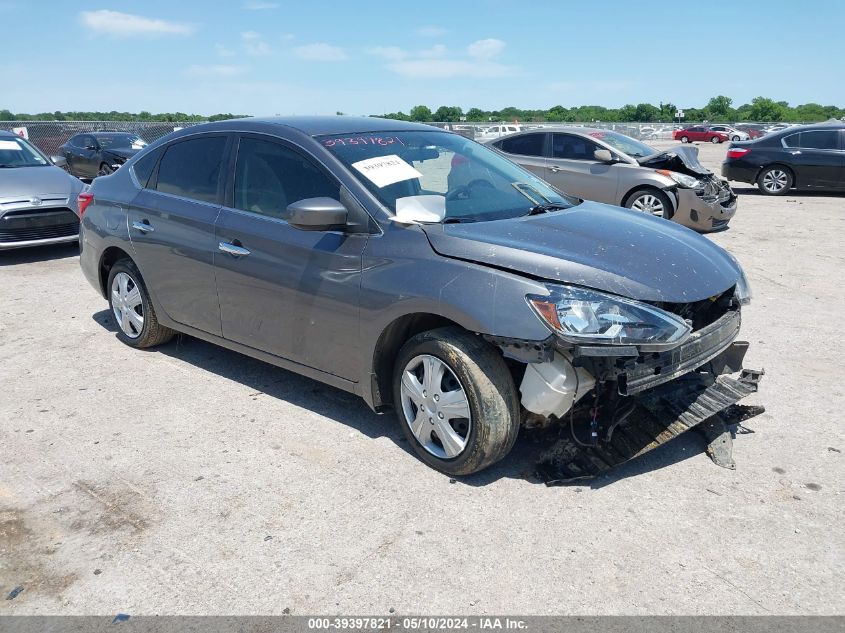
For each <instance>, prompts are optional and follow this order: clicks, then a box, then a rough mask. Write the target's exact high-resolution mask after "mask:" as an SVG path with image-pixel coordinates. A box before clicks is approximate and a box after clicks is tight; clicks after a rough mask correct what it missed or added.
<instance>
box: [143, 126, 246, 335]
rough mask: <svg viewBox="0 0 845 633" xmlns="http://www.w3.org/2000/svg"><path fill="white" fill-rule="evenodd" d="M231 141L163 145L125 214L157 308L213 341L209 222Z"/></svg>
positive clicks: (215, 138) (208, 138) (197, 139)
mask: <svg viewBox="0 0 845 633" xmlns="http://www.w3.org/2000/svg"><path fill="white" fill-rule="evenodd" d="M230 143H231V139H230V136H229V135H227V134H221V133H212V134H200V135H196V136H191V137H188V138H186V139H180V140H178V141H175V142H173V143H171V144H170V145H167V146H165V147H164V148H163V151H162V154H161V158H160V160H159V161H158V164H157V166H156V168H155V170H154V172H153V174H152V175H151V176H150V179H149V183H148V185H147V187H146V188H144V189H142V190H141V192H140V193H139V194H138V195H137V196H136V197H135V200H134V201H133V202H132V206H131V208H130V210H129V236H130V238H131V240H132V245H133V246H134V250H135V261H136V263H137V264H138V268H139V269H140V271H141V274H142V275H143V276H144V280H145V281H146V283H147V287H148V288H149V290H150V292H151V293H152V294H153V295H154V296H155V298H156V299H157V300H158V303H159V304H160V305H161V307H162V309H163V310H164V311H165V313H166V314H167V316H169V317H170V318H171V319H173V320H174V321H176V322H178V323H182V324H184V325H187V326H190V327H193V328H197V329H199V330H202V331H204V332H208V333H210V334H216V335H218V336H219V335H220V334H221V328H220V305H219V303H218V302H217V286H216V284H215V281H214V265H213V257H214V254H215V253H216V252H217V244H216V242H215V241H214V222H215V221H216V219H217V215H218V214H219V212H220V208H221V201H222V195H223V189H224V187H223V185H224V183H223V178H222V176H223V175H224V169H223V165H224V160H225V157H226V153H227V151H228V145H229V144H230Z"/></svg>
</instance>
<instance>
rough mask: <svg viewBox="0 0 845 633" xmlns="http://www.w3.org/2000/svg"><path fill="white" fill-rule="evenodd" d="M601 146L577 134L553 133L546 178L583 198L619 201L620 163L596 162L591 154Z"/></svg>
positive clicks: (567, 191)
mask: <svg viewBox="0 0 845 633" xmlns="http://www.w3.org/2000/svg"><path fill="white" fill-rule="evenodd" d="M598 149H604V148H603V147H601V146H600V145H598V144H596V143H594V142H593V141H591V140H589V139H587V138H584V137H583V136H579V135H576V134H563V133H555V134H552V143H551V152H550V156H549V159H548V166H547V169H546V176H545V180H546V181H547V182H550V183H552V184H553V185H555V186H556V187H557V188H558V189H562V190H563V191H565V192H566V193H569V194H572V195H573V196H578V197H579V198H583V199H584V200H595V201H596V202H605V203H607V204H619V199H618V195H617V189H618V188H619V166H618V165H614V164H608V163H604V162H602V161H598V160H596V159H595V157H594V153H595V151H596V150H598Z"/></svg>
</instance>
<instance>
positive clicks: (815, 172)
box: [781, 130, 845, 189]
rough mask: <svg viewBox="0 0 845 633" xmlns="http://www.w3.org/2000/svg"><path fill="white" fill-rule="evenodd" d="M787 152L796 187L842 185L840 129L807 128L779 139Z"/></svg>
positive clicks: (843, 167)
mask: <svg viewBox="0 0 845 633" xmlns="http://www.w3.org/2000/svg"><path fill="white" fill-rule="evenodd" d="M781 142H782V144H783V146H784V149H785V150H786V152H787V153H788V154H789V155H790V157H791V160H790V164H791V165H792V166H793V170H794V171H795V176H796V185H797V186H798V187H819V188H825V189H839V188H842V187H843V186H845V151H843V146H842V131H841V130H810V131H807V132H798V133H796V134H790V135H788V136H785V137H784V138H783V139H781Z"/></svg>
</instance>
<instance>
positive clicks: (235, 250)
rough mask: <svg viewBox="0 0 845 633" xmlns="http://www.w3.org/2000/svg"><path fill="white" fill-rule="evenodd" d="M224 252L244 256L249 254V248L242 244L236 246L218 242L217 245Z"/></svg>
mask: <svg viewBox="0 0 845 633" xmlns="http://www.w3.org/2000/svg"><path fill="white" fill-rule="evenodd" d="M217 248H219V249H220V250H221V251H223V252H224V253H229V255H234V256H235V257H246V256H247V255H249V250H248V249H246V248H244V247H243V246H238V245H237V244H230V243H229V242H220V243H219V244H218V245H217Z"/></svg>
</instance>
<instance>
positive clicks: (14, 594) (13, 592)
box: [6, 585, 23, 600]
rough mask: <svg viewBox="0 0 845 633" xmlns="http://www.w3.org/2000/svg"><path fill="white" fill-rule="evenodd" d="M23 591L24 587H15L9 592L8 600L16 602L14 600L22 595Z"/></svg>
mask: <svg viewBox="0 0 845 633" xmlns="http://www.w3.org/2000/svg"><path fill="white" fill-rule="evenodd" d="M22 591H23V586H21V585H18V586H17V587H15V588H14V589H12V590H11V591H10V592H9V595H8V596H6V600H14V599H15V598H17V597H18V596H19V595H21V592H22Z"/></svg>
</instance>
